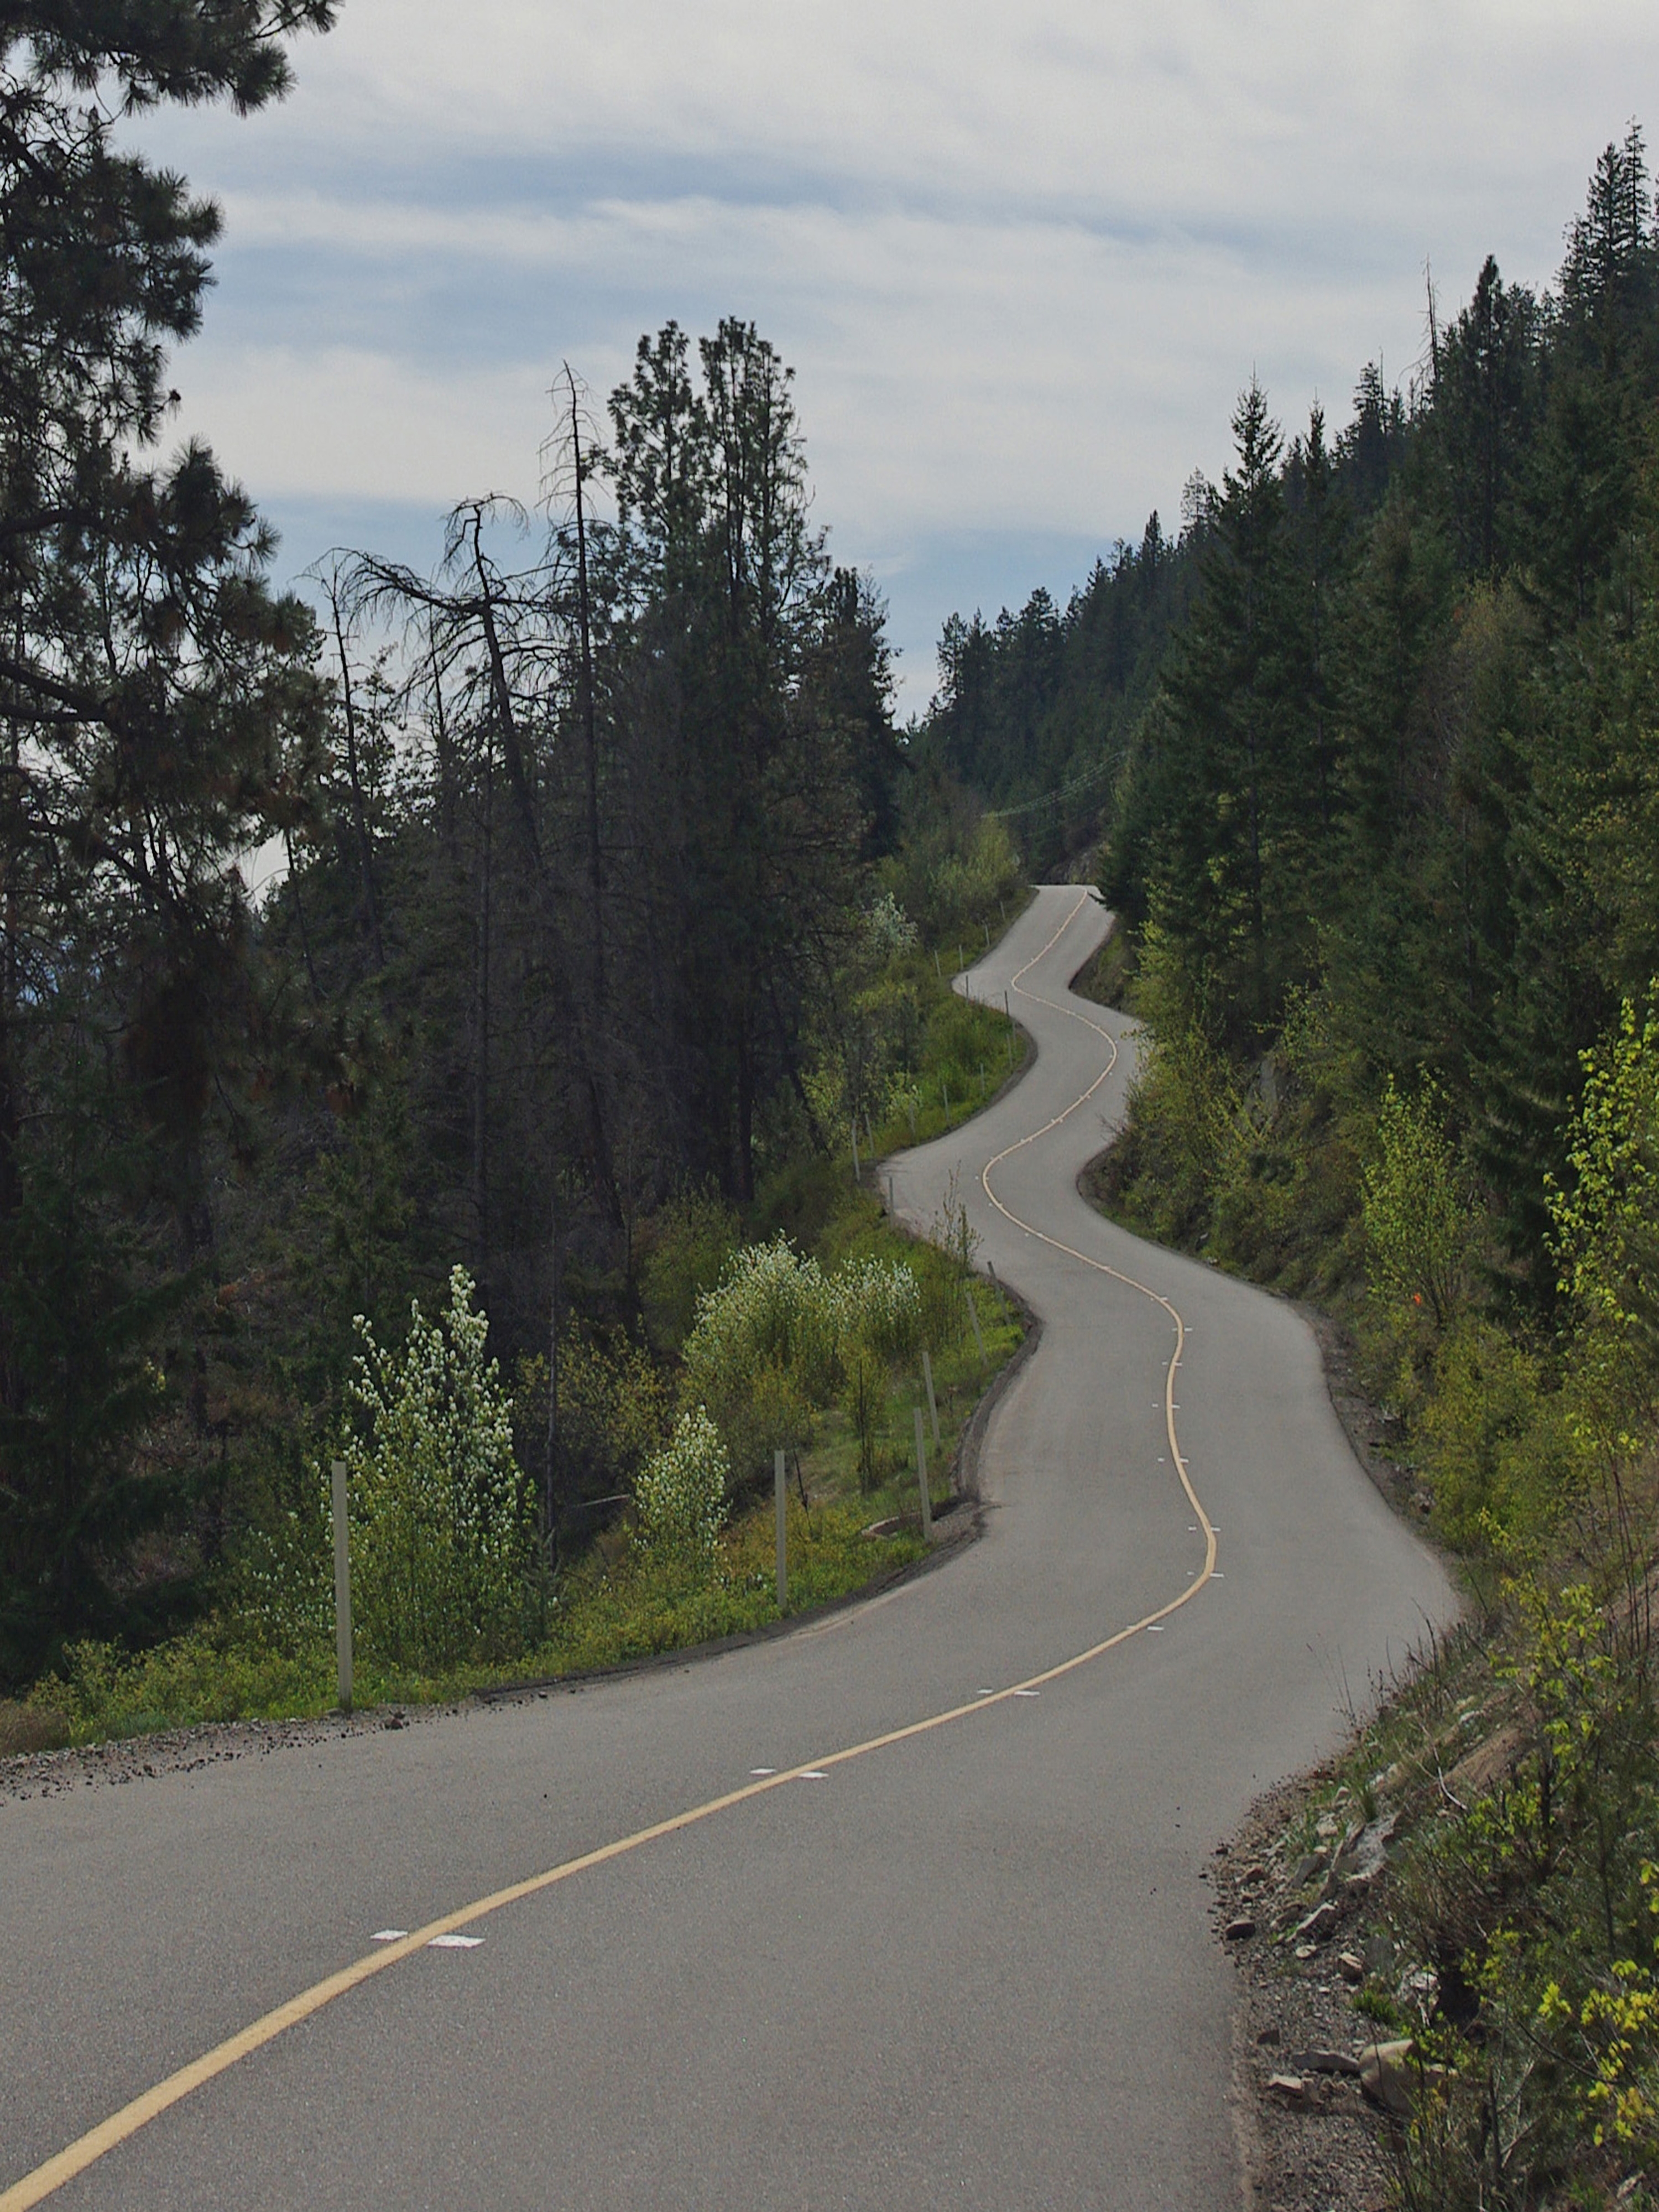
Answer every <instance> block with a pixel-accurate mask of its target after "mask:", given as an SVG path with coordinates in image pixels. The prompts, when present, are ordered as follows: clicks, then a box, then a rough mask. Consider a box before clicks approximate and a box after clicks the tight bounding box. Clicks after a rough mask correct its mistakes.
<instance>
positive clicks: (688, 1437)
mask: <svg viewBox="0 0 1659 2212" xmlns="http://www.w3.org/2000/svg"><path fill="white" fill-rule="evenodd" d="M731 1472H732V1463H731V1461H730V1459H729V1457H728V1456H727V1454H726V1446H725V1443H723V1442H722V1441H721V1437H720V1431H719V1430H718V1429H717V1428H716V1427H715V1426H714V1422H713V1421H711V1420H710V1419H709V1418H708V1414H707V1413H705V1412H704V1410H703V1408H702V1407H701V1406H694V1407H692V1408H691V1409H690V1412H688V1413H682V1414H681V1415H680V1418H679V1419H678V1421H677V1422H676V1423H675V1425H674V1433H673V1435H672V1437H671V1438H670V1439H669V1441H668V1443H666V1444H665V1446H664V1447H663V1449H661V1450H660V1451H659V1452H655V1453H653V1455H652V1456H651V1457H650V1458H649V1459H648V1460H647V1462H646V1463H645V1465H644V1467H643V1468H641V1470H640V1474H639V1475H638V1478H637V1479H636V1480H635V1485H634V1504H635V1510H636V1513H637V1515H638V1519H637V1522H636V1523H635V1543H636V1544H637V1545H638V1547H639V1548H640V1549H641V1551H642V1552H645V1553H647V1554H649V1555H650V1556H651V1557H652V1558H653V1559H663V1560H671V1561H674V1562H677V1563H679V1564H682V1565H687V1566H690V1567H694V1568H696V1569H698V1570H700V1571H702V1572H704V1573H708V1572H710V1571H712V1569H713V1567H714V1553H715V1547H716V1546H717V1544H718V1543H719V1541H720V1530H721V1529H722V1528H724V1527H725V1526H726V1488H727V1485H728V1483H729V1481H730V1479H731Z"/></svg>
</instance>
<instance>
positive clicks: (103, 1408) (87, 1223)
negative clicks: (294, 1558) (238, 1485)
mask: <svg viewBox="0 0 1659 2212" xmlns="http://www.w3.org/2000/svg"><path fill="white" fill-rule="evenodd" d="M72 1141H74V1143H75V1145H76V1150H78V1149H79V1147H80V1146H82V1145H84V1146H88V1149H89V1150H92V1151H94V1163H93V1164H91V1165H87V1164H82V1161H81V1160H80V1159H78V1158H76V1156H75V1152H71V1153H70V1157H69V1158H67V1159H64V1160H59V1161H54V1160H52V1159H51V1158H49V1157H48V1158H42V1157H40V1156H39V1155H37V1157H36V1158H35V1159H33V1161H32V1162H31V1163H30V1164H29V1167H28V1169H27V1171H26V1172H25V1174H24V1176H22V1178H21V1190H20V1191H19V1193H18V1202H17V1206H16V1210H15V1212H14V1213H13V1215H12V1218H11V1221H10V1223H9V1237H8V1246H9V1249H8V1260H9V1267H8V1269H7V1271H6V1273H5V1274H4V1276H3V1278H0V1342H3V1346H4V1357H5V1367H6V1383H7V1388H6V1390H5V1393H4V1395H3V1397H0V1682H3V1681H8V1680H9V1681H11V1682H14V1683H18V1684H21V1683H25V1682H27V1681H28V1680H32V1679H33V1676H34V1675H35V1674H37V1673H39V1672H40V1669H41V1668H43V1667H45V1666H47V1665H49V1664H51V1663H52V1662H53V1660H54V1659H55V1658H56V1656H57V1654H58V1651H59V1650H61V1649H62V1648H63V1645H64V1643H65V1642H66V1641H70V1640H74V1639H76V1638H83V1637H85V1636H86V1635H88V1633H98V1634H101V1635H104V1636H112V1635H123V1634H126V1635H134V1636H140V1637H142V1636H143V1635H144V1634H145V1633H146V1632H148V1633H150V1634H154V1633H155V1632H158V1631H159V1630H161V1629H164V1628H166V1627H167V1626H171V1625H172V1624H173V1622H176V1620H178V1618H179V1614H180V1613H185V1614H187V1613H189V1611H190V1610H191V1605H192V1601H194V1600H195V1599H196V1597H197V1591H196V1589H194V1587H193V1586H192V1584H193V1578H192V1577H191V1576H189V1575H188V1574H186V1573H181V1572H179V1571H175V1572H174V1573H173V1575H172V1576H170V1577H166V1578H160V1577H158V1578H156V1579H155V1581H153V1582H152V1583H151V1584H150V1585H149V1588H148V1589H134V1588H133V1587H132V1586H131V1583H130V1581H129V1579H128V1577H126V1576H125V1574H124V1573H123V1571H122V1562H123V1561H124V1559H125V1558H126V1557H127V1556H128V1555H129V1553H131V1549H132V1547H134V1546H135V1545H137V1543H138V1542H139V1541H142V1540H143V1539H145V1538H153V1537H154V1536H155V1534H156V1533H157V1532H158V1531H161V1530H165V1529H167V1528H169V1527H172V1526H175V1525H176V1523H177V1521H178V1518H179V1510H180V1507H181V1505H182V1504H184V1503H185V1498H186V1497H187V1492H188V1484H189V1477H188V1474H186V1472H185V1469H184V1468H180V1467H179V1465H178V1464H177V1462H173V1463H171V1464H169V1462H168V1461H167V1459H166V1458H158V1456H157V1455H153V1454H151V1453H146V1452H144V1451H143V1450H142V1449H141V1446H142V1444H143V1443H144V1441H146V1440H151V1441H154V1440H155V1438H156V1437H157V1435H158V1433H159V1431H161V1427H162V1425H163V1423H164V1421H165V1419H166V1416H167V1412H168V1400H169V1395H170V1394H169V1390H168V1386H167V1378H166V1376H165V1374H164V1372H163V1370H162V1368H161V1364H160V1360H161V1356H162V1352H163V1343H162V1338H161V1329H162V1327H163V1325H164V1323H165V1322H166V1321H167V1319H168V1318H169V1317H170V1316H177V1314H178V1312H179V1307H180V1305H181V1304H182V1302H183V1297H184V1295H185V1289H186V1287H187V1285H181V1284H179V1283H178V1282H176V1281H174V1282H168V1281H167V1280H166V1279H165V1278H163V1279H162V1280H161V1282H160V1283H159V1284H157V1283H155V1280H154V1278H153V1277H152V1276H151V1273H150V1269H149V1267H148V1266H147V1265H146V1262H147V1261H149V1259H150V1256H151V1255H149V1253H148V1252H147V1251H146V1250H145V1249H144V1244H143V1239H142V1238H141V1237H138V1236H137V1235H136V1234H135V1233H134V1231H133V1230H132V1228H131V1226H130V1225H125V1224H122V1223H120V1222H119V1220H118V1218H117V1219H113V1220H112V1218H111V1217H110V1212H109V1210H108V1206H107V1200H108V1195H109V1193H108V1183H109V1181H110V1169H111V1167H112V1160H111V1158H110V1157H109V1155H108V1153H107V1152H105V1153H104V1154H103V1155H102V1156H101V1157H98V1156H97V1147H96V1141H95V1133H94V1132H91V1131H88V1130H85V1129H80V1130H76V1131H75V1132H74V1135H73V1140H72ZM147 1278H148V1279H147Z"/></svg>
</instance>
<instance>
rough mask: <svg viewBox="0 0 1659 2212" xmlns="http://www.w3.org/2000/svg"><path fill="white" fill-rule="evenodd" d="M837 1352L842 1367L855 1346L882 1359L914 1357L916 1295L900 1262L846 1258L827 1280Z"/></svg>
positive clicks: (918, 1336)
mask: <svg viewBox="0 0 1659 2212" xmlns="http://www.w3.org/2000/svg"><path fill="white" fill-rule="evenodd" d="M830 1291H831V1296H832V1299H833V1303H834V1310H835V1318H836V1353H837V1358H838V1362H839V1364H841V1365H842V1366H843V1367H845V1366H848V1365H849V1364H851V1362H852V1359H853V1356H854V1349H855V1347H862V1348H863V1349H865V1350H866V1351H868V1352H874V1353H875V1354H877V1355H878V1357H879V1358H884V1359H908V1358H913V1357H914V1356H915V1353H916V1352H917V1350H918V1349H919V1347H920V1346H921V1291H920V1290H919V1289H918V1287H917V1285H916V1279H915V1274H914V1273H913V1272H912V1271H911V1270H910V1269H909V1268H908V1267H906V1266H905V1264H904V1262H903V1261H902V1260H888V1261H882V1260H849V1261H848V1263H847V1265H846V1266H845V1267H842V1269H841V1270H840V1271H839V1273H836V1275H835V1276H833V1277H832V1278H831V1280H830Z"/></svg>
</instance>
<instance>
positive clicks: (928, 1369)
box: [921, 1344, 939, 1451]
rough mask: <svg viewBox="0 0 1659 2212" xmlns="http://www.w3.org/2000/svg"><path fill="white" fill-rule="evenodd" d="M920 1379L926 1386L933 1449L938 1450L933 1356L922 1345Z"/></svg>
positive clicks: (937, 1411) (937, 1405) (937, 1418)
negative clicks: (931, 1424)
mask: <svg viewBox="0 0 1659 2212" xmlns="http://www.w3.org/2000/svg"><path fill="white" fill-rule="evenodd" d="M921 1379H922V1381H923V1382H924V1383H926V1384H927V1414H928V1418H929V1419H930V1420H931V1421H932V1422H933V1449H934V1450H935V1451H937V1450H938V1449H939V1400H938V1399H937V1398H936V1397H935V1396H934V1395H933V1355H932V1353H931V1352H929V1351H928V1349H927V1346H926V1345H925V1344H924V1345H923V1346H922V1347H921Z"/></svg>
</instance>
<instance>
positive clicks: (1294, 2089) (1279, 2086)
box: [1267, 2074, 1313, 2105]
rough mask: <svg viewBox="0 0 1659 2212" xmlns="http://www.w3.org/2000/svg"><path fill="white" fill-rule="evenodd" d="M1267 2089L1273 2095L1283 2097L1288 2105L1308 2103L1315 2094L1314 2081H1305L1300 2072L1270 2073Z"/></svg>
mask: <svg viewBox="0 0 1659 2212" xmlns="http://www.w3.org/2000/svg"><path fill="white" fill-rule="evenodd" d="M1267 2090H1268V2093H1269V2094H1270V2095H1271V2096H1274V2097H1280V2098H1282V2099H1283V2100H1284V2101H1285V2104H1287V2105H1306V2104H1308V2103H1309V2102H1310V2100H1311V2099H1312V2096H1313V2083H1312V2082H1311V2081H1304V2078H1303V2076H1302V2075H1300V2074H1270V2075H1268V2076H1267Z"/></svg>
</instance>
